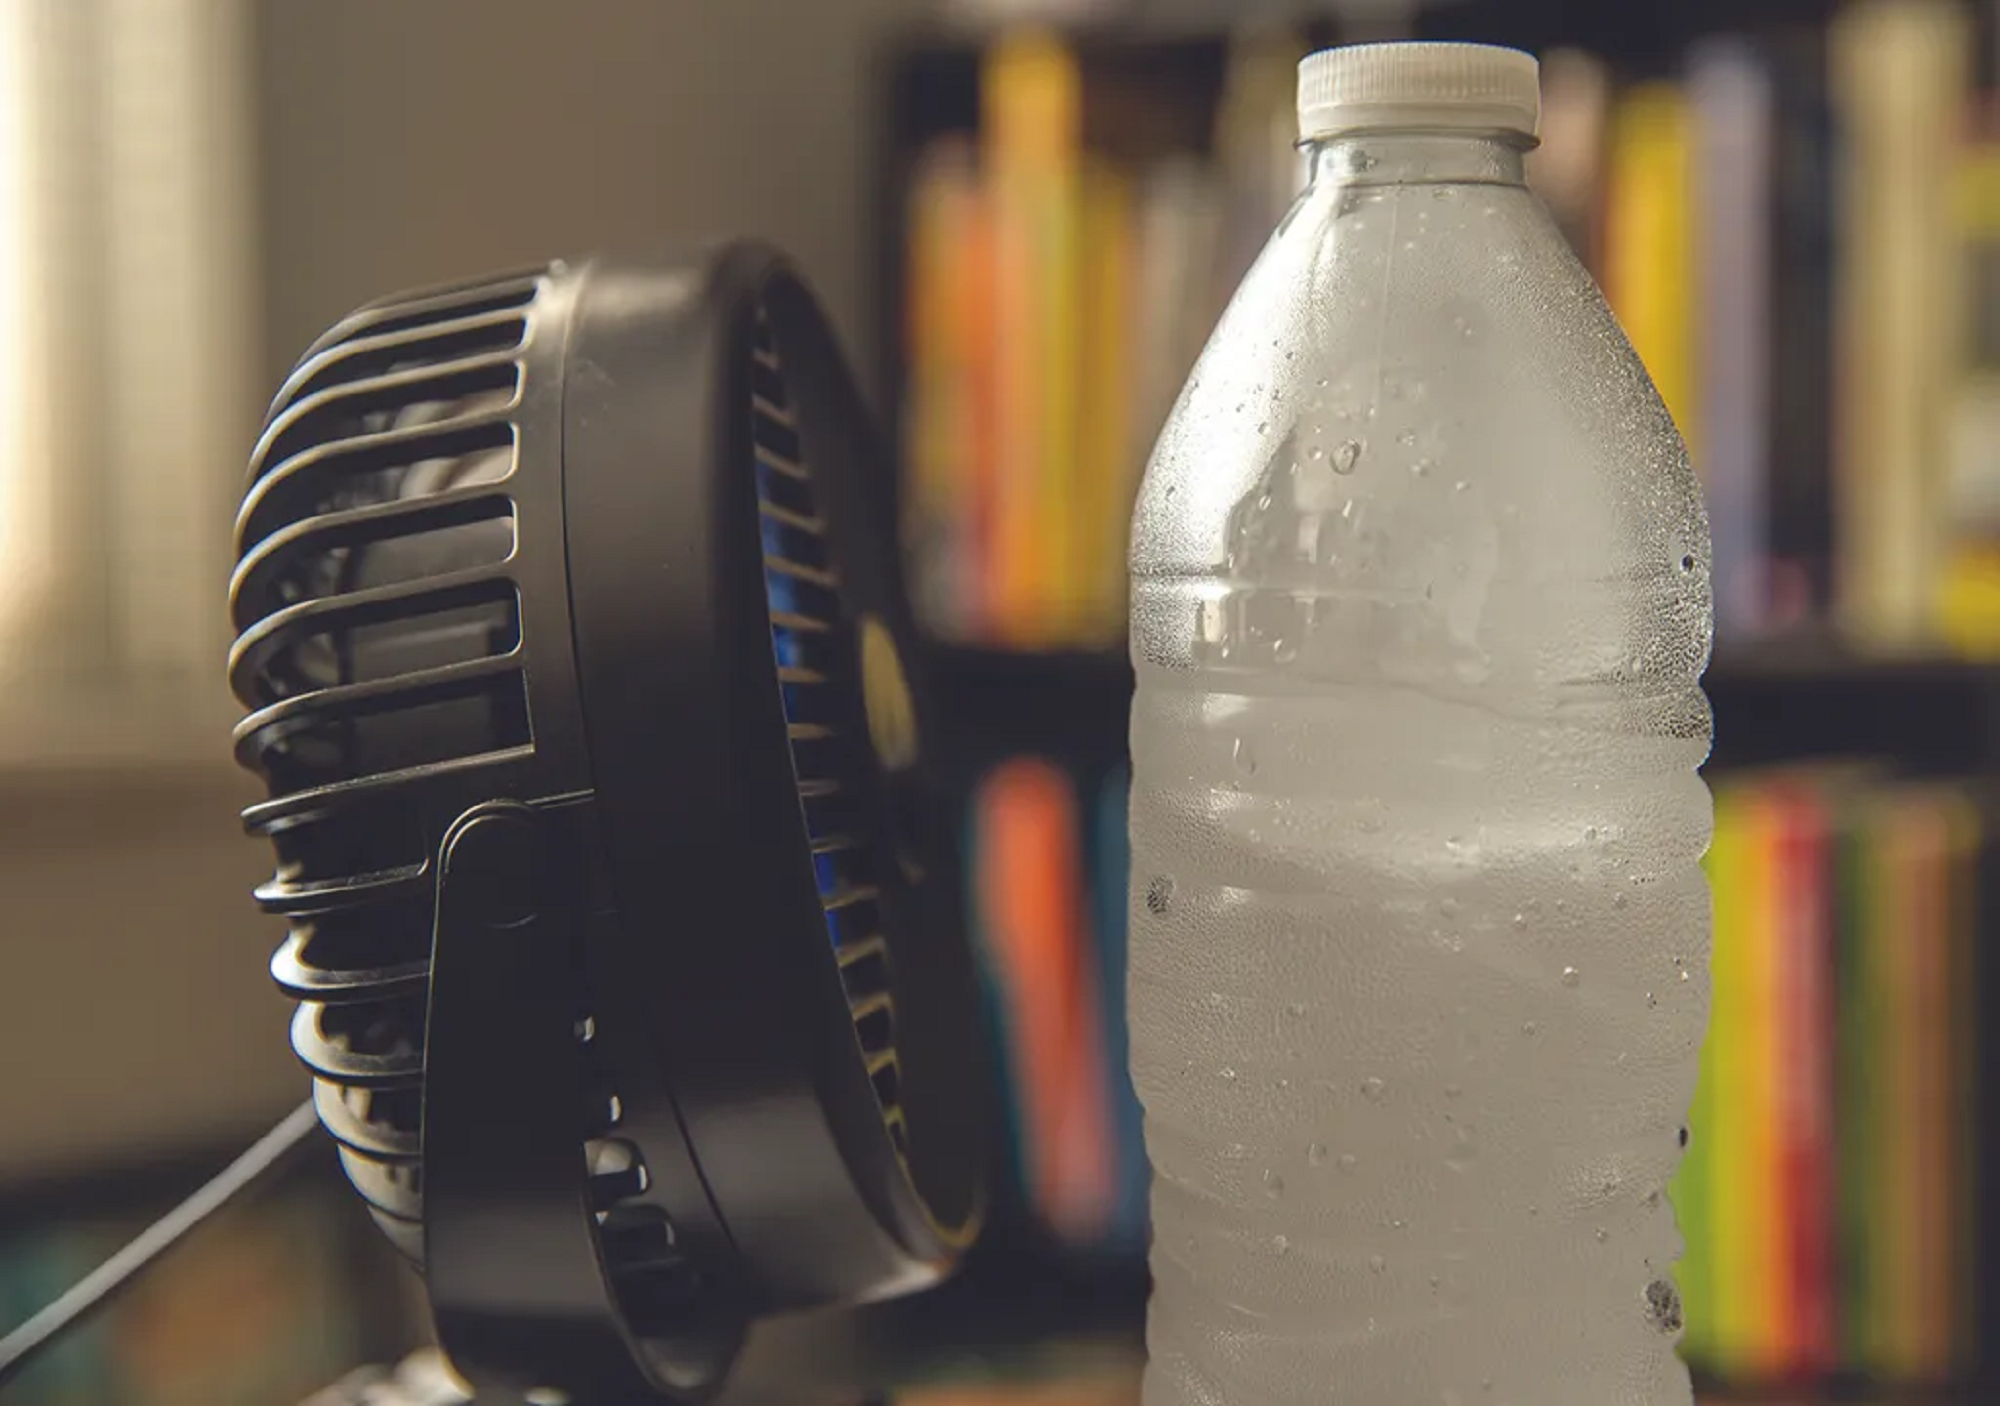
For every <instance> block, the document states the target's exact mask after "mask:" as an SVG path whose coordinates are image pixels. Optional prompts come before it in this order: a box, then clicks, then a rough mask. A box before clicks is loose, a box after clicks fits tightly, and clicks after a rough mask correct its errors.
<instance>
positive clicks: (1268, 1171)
mask: <svg viewBox="0 0 2000 1406" xmlns="http://www.w3.org/2000/svg"><path fill="white" fill-rule="evenodd" d="M1264 1194H1265V1195H1266V1196H1269V1197H1270V1198H1271V1199H1273V1200H1276V1199H1277V1198H1278V1197H1280V1196H1283V1195H1284V1194H1285V1179H1284V1177H1282V1176H1280V1175H1279V1174H1278V1171H1277V1169H1276V1168H1275V1167H1266V1168H1265V1169H1264Z"/></svg>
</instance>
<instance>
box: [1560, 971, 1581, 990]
mask: <svg viewBox="0 0 2000 1406" xmlns="http://www.w3.org/2000/svg"><path fill="white" fill-rule="evenodd" d="M1582 980H1583V973H1582V972H1580V971H1578V970H1577V969H1576V968H1575V967H1564V968H1563V985H1565V986H1575V985H1577V984H1578V983H1579V982H1581V981H1582Z"/></svg>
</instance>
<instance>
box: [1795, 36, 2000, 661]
mask: <svg viewBox="0 0 2000 1406" xmlns="http://www.w3.org/2000/svg"><path fill="white" fill-rule="evenodd" d="M1975 47H1976V46H1975V44H1974V42H1973V23H1972V15H1971V12H1970V10H1969V9H1968V8H1967V7H1965V6H1961V5H1958V4H1955V3H1952V0H1858V3H1855V4H1851V5H1847V6H1844V7H1842V8H1841V9H1840V10H1839V12H1838V13H1837V14H1836V16H1835V18H1834V20H1833V22H1832V26H1831V28H1830V30H1829V35H1828V53H1829V72H1830V74H1831V87H1832V92H1833V98H1834V106H1835V110H1836V115H1837V117H1838V118H1839V120H1840V128H1841V133H1842V150H1843V155H1844V157H1845V167H1844V170H1843V172H1842V180H1841V182H1840V185H1841V189H1842V195H1841V204H1840V209H1839V212H1838V220H1839V231H1838V235H1839V237H1838V241H1837V243H1838V247H1839V250H1840V254H1839V267H1838V269H1837V271H1836V274H1835V296H1834V303H1835V321H1836V336H1837V344H1836V355H1835V360H1836V371H1835V379H1836V385H1837V394H1836V395H1835V397H1834V410H1835V414H1836V421H1835V430H1836V433H1835V450H1834V457H1835V473H1834V493H1835V503H1836V507H1837V510H1838V517H1837V522H1838V523H1839V528H1840V540H1839V542H1838V548H1839V550H1838V552H1837V553H1836V558H1835V560H1836V569H1837V580H1836V582H1835V585H1836V593H1835V594H1836V604H1837V607H1838V610H1839V614H1840V619H1841V623H1842V624H1843V625H1844V626H1846V627H1847V628H1848V629H1849V630H1850V631H1851V632H1852V633H1854V634H1855V635H1856V636H1857V637H1859V638H1860V639H1862V640H1864V641H1866V642H1869V643H1875V644H1883V645H1891V646H1894V645H1903V644H1908V643H1910V642H1912V641H1913V640H1918V639H1921V638H1923V637H1924V636H1925V635H1926V634H1928V633H1929V632H1930V630H1931V628H1932V626H1933V625H1934V624H1935V623H1936V610H1937V601H1936V596H1937V591H1938V576H1939V563H1940V561H1941V559H1942V556H1943V545H1944V543H1943V535H1944V534H1943V523H1942V521H1941V520H1940V519H1941V501H1942V496H1943V480H1944V474H1945V467H1944V466H1945V462H1946V458H1947V456H1946V451H1945V437H1946V434H1947V426H1948V425H1949V420H1950V417H1949V413H1948V410H1949V404H1950V397H1951V390H1952V384H1953V372H1954V366H1955V363H1956V361H1957V359H1958V355H1959V349H1960V348H1959V333H1958V328H1959V319H1960V316H1961V313H1962V311H1963V299H1962V298H1961V297H1960V296H1959V291H1958V288H1959V284H1960V281H1961V280H1960V278H1959V276H1958V268H1957V265H1958V247H1957V235H1956V230H1955V228H1954V221H1953V218H1952V216H1953V208H1952V204H1953V198H1954V184H1953V175H1954V174H1955V173H1954V163H1955V161H1956V153H1957V150H1958V145H1959V134H1960V128H1961V124H1962V123H1963V122H1964V120H1965V116H1966V111H1967V102H1968V97H1969V93H1970V79H1971V69H1972V55H1973V52H1974V49H1975Z"/></svg>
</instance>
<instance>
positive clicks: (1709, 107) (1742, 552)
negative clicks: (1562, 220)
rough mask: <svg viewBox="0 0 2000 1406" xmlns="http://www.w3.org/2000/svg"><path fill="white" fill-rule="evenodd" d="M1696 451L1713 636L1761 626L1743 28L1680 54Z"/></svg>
mask: <svg viewBox="0 0 2000 1406" xmlns="http://www.w3.org/2000/svg"><path fill="white" fill-rule="evenodd" d="M1687 91H1688V102H1689V105H1690V109H1691V113H1692V126H1693V149H1694V156H1693V165H1694V176H1693V184H1694V189H1695V192H1696V193H1695V196H1694V200H1693V207H1694V211H1695V219H1694V235H1695V267H1696V268H1697V269H1698V270H1699V277H1698V278H1696V279H1695V280H1693V281H1694V283H1695V285H1696V286H1695V294H1696V300H1697V301H1698V303H1699V306H1700V313H1699V315H1698V317H1697V318H1696V322H1697V324H1698V327H1697V338H1698V346H1699V353H1700V355H1699V362H1700V367H1701V375H1700V380H1701V387H1700V392H1699V403H1700V407H1701V426H1700V439H1701V454H1702V468H1703V476H1704V478H1705V480H1706V483H1707V489H1708V504H1709V522H1710V524H1711V528H1712V531H1713V535H1714V588H1715V625H1716V633H1717V636H1718V638H1721V639H1724V640H1727V639H1731V638H1738V639H1740V638H1743V637H1746V636H1750V635H1754V634H1756V633H1757V632H1759V631H1760V630H1761V629H1762V628H1763V626H1764V620H1765V610H1764V606H1765V584H1764V567H1765V558H1766V551H1767V547H1768V536H1767V526H1766V524H1767V522H1768V514H1767V512H1766V494H1767V491H1768V486H1769V472H1768V468H1769V466H1768V464H1767V462H1766V459H1765V452H1766V448H1767V444H1766V439H1767V435H1768V425H1769V419H1770V408H1769V395H1768V388H1767V384H1766V383H1767V377H1768V374H1769V368H1770V350H1771V348H1770V343H1771V336H1770V314H1771V289H1770V275H1771V262H1770V256H1769V242H1770V233H1771V122H1772V106H1773V104H1772V94H1771V75H1770V71H1769V68H1768V66H1767V65H1766V63H1765V61H1764V58H1763V56H1762V54H1761V52H1760V51H1759V49H1758V48H1757V47H1756V46H1755V45H1754V44H1753V43H1752V42H1751V41H1750V40H1747V39H1736V38H1718V39H1709V40H1705V41H1703V42H1701V43H1700V44H1698V45H1696V46H1695V48H1694V49H1693V50H1692V52H1691V53H1690V54H1689V58H1688V78H1687Z"/></svg>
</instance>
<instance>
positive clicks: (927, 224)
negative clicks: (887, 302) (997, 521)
mask: <svg viewBox="0 0 2000 1406" xmlns="http://www.w3.org/2000/svg"><path fill="white" fill-rule="evenodd" d="M983 202H984V197H983V193H982V188H981V185H980V180H979V171H978V165H977V160H976V156H975V153H974V152H973V150H972V148H971V146H970V144H969V143H968V142H966V141H963V140H947V141H943V142H940V143H938V144H937V145H936V146H934V147H932V148H931V149H930V150H929V151H927V152H926V153H924V155H923V157H922V158H921V160H920V161H919V164H918V168H917V172H916V175H915V177H914V178H913V180H912V182H911V187H910V195H909V216H908V222H909V245H908V261H909V263H908V272H907V274H906V280H907V293H906V308H907V313H908V320H907V327H906V330H905V336H906V339H907V343H906V344H907V349H908V359H909V371H908V375H907V378H906V380H907V385H906V389H905V394H904V415H903V445H904V454H903V459H904V465H905V470H906V472H905V476H904V481H903V482H904V489H903V497H902V514H903V540H904V544H905V547H906V550H907V551H908V554H909V556H910V557H911V559H912V561H913V562H914V563H915V566H916V569H915V570H913V571H912V573H911V579H912V593H913V595H914V596H915V598H916V599H915V604H916V607H917V609H918V611H919V613H920V615H921V617H922V618H923V619H924V620H925V621H926V622H927V623H928V624H930V625H931V626H932V627H933V628H934V629H941V630H947V631H955V630H958V629H960V628H962V627H963V626H964V625H965V624H966V623H967V622H969V621H973V620H975V619H977V618H978V616H979V614H980V611H981V608H982V607H981V601H980V596H981V590H980V579H981V576H982V574H983V572H984V565H985V563H984V552H983V547H984V543H983V541H982V540H981V534H980V532H979V530H978V528H979V523H980V513H979V496H980V495H979V492H978V486H977V484H976V483H975V482H974V477H973V476H974V470H975V465H976V464H977V462H978V454H979V446H978V440H977V435H976V433H975V429H976V426H977V424H978V412H977V409H976V406H975V400H976V397H977V396H978V395H979V394H980V393H981V392H980V379H981V377H982V376H983V375H984V374H985V372H986V361H985V356H984V353H983V350H982V345H983V343H982V329H981V328H980V327H979V326H978V318H977V312H978V304H977V300H978V299H979V298H981V297H982V295H983V291H984V290H983V278H982V274H983V270H982V269H981V267H980V261H981V257H982V255H983V253H984V249H985V242H984V239H983V237H982V235H983V230H982V226H983V224H984V209H983Z"/></svg>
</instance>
